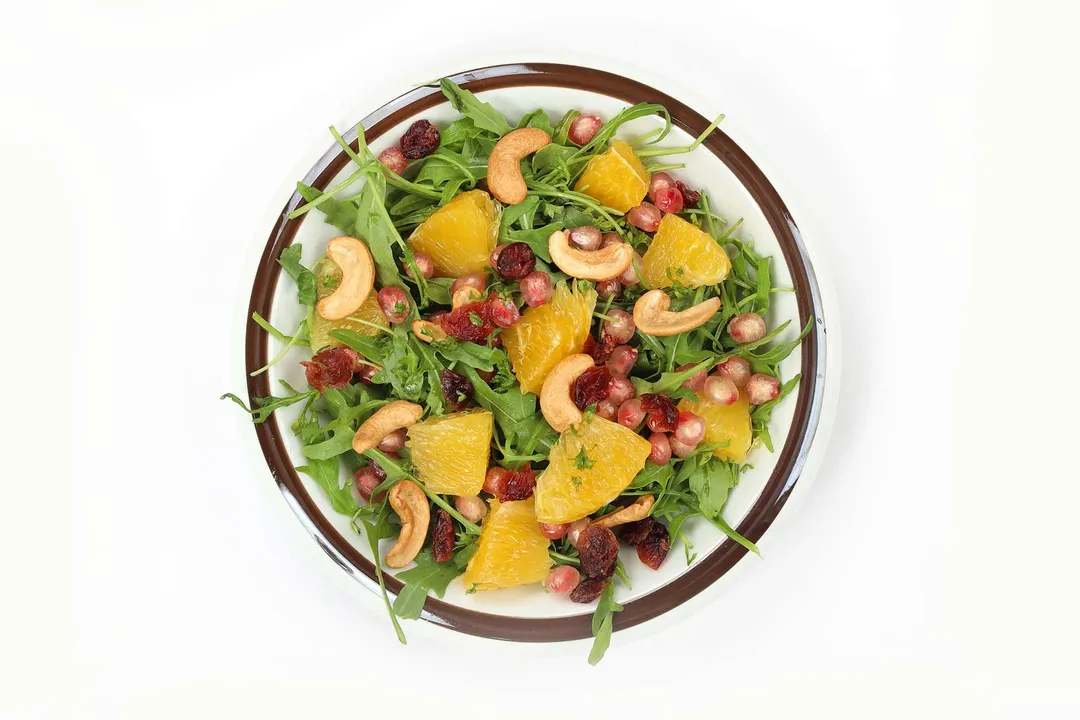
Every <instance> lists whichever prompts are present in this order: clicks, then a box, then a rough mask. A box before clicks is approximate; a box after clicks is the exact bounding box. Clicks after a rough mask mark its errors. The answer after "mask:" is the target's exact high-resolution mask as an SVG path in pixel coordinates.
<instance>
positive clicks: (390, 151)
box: [379, 147, 409, 175]
mask: <svg viewBox="0 0 1080 720" xmlns="http://www.w3.org/2000/svg"><path fill="white" fill-rule="evenodd" d="M379 162H381V163H382V164H383V165H385V166H386V169H387V170H390V171H391V172H395V173H397V174H398V175H400V174H401V173H403V172H405V168H406V167H408V165H409V161H408V160H406V159H405V153H403V152H401V148H399V147H392V148H386V149H385V150H383V151H382V152H381V153H379Z"/></svg>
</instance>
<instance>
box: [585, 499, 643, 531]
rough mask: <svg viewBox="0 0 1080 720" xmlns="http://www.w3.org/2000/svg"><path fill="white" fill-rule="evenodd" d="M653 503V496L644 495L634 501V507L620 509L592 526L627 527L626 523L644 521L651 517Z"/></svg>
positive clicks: (596, 521) (628, 506) (594, 522)
mask: <svg viewBox="0 0 1080 720" xmlns="http://www.w3.org/2000/svg"><path fill="white" fill-rule="evenodd" d="M653 502H655V498H653V496H652V495H642V496H641V497H639V498H638V499H637V500H635V501H634V504H633V505H627V506H626V507H624V508H619V509H618V510H616V511H615V512H613V513H608V514H607V515H605V516H603V517H600V518H597V519H596V520H593V521H592V523H591V524H592V525H601V526H603V527H615V526H616V525H625V524H626V523H632V522H637V521H638V520H644V519H645V518H647V517H648V516H649V511H650V510H652V506H653Z"/></svg>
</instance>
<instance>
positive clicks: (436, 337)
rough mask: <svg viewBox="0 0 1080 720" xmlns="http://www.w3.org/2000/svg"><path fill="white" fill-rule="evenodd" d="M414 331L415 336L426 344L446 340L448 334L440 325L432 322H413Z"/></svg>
mask: <svg viewBox="0 0 1080 720" xmlns="http://www.w3.org/2000/svg"><path fill="white" fill-rule="evenodd" d="M412 331H413V335H415V336H416V337H418V338H420V339H421V340H423V341H424V342H426V343H429V342H442V341H443V340H446V332H445V331H444V330H443V329H442V327H441V326H440V325H439V323H433V322H431V321H430V320H413V321H412Z"/></svg>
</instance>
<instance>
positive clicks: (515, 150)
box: [487, 128, 551, 205]
mask: <svg viewBox="0 0 1080 720" xmlns="http://www.w3.org/2000/svg"><path fill="white" fill-rule="evenodd" d="M549 142H551V136H550V135H548V134H547V133H546V132H544V131H543V130H540V129H539V128H519V129H518V130H511V131H510V132H508V133H506V134H505V135H503V136H502V137H501V138H499V142H497V143H495V147H494V148H492V150H491V156H490V157H489V158H488V171H487V186H488V190H490V191H491V194H492V195H494V196H495V197H497V198H498V199H499V200H500V201H501V202H502V203H503V204H504V205H517V204H518V203H519V202H522V201H523V200H525V193H526V192H527V188H526V187H525V178H523V177H522V176H521V160H522V158H524V157H525V156H527V155H531V154H532V153H534V152H536V151H537V150H539V149H540V148H542V147H544V146H545V145H547V144H548V143H549Z"/></svg>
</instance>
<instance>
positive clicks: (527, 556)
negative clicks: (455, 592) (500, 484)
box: [461, 498, 552, 590]
mask: <svg viewBox="0 0 1080 720" xmlns="http://www.w3.org/2000/svg"><path fill="white" fill-rule="evenodd" d="M478 543H479V547H478V548H477V550H476V554H475V555H473V557H472V560H470V561H469V566H468V567H467V568H465V574H464V575H462V576H461V580H462V582H464V583H465V589H466V590H468V589H470V588H475V589H476V590H493V589H494V588H506V587H515V586H517V585H528V584H530V583H538V582H541V581H543V579H544V578H546V577H547V574H548V569H549V568H551V565H552V560H551V556H550V555H548V547H549V545H550V541H549V540H548V539H547V538H546V537H544V536H543V535H542V534H541V533H540V526H539V525H537V523H536V513H535V512H534V511H533V500H532V498H529V499H528V500H519V501H516V502H504V503H500V502H499V501H498V500H495V499H492V501H491V510H490V512H488V514H487V517H485V518H484V525H483V527H482V528H481V529H480V540H479V541H478Z"/></svg>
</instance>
